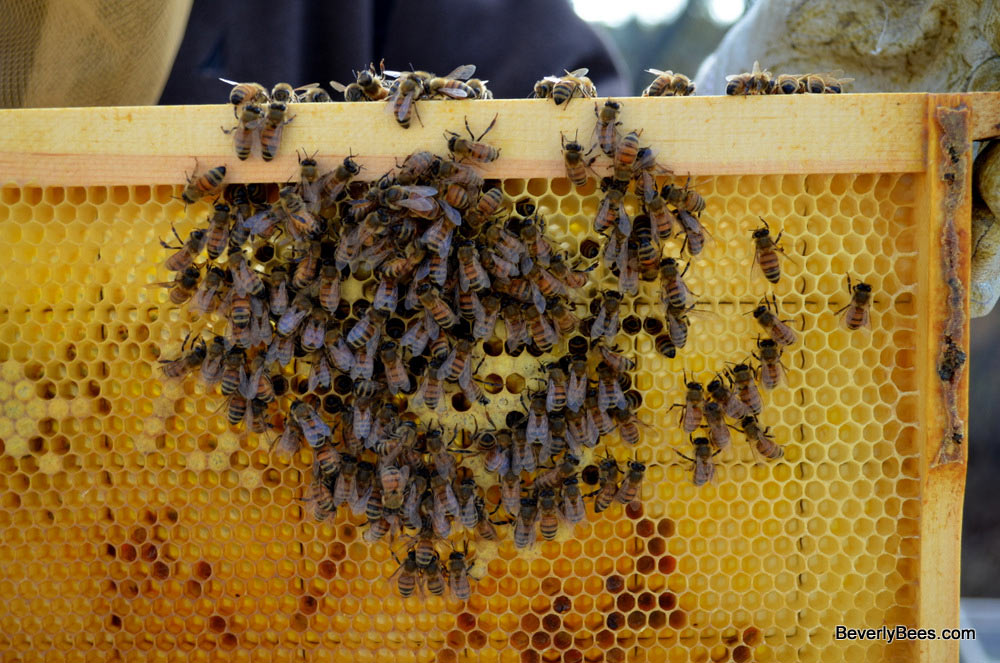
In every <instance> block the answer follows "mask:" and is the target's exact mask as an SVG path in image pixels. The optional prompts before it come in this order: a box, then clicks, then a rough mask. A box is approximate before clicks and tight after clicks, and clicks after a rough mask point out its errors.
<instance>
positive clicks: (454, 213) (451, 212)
mask: <svg viewBox="0 0 1000 663" xmlns="http://www.w3.org/2000/svg"><path fill="white" fill-rule="evenodd" d="M438 205H440V206H441V210H442V211H443V212H444V216H445V218H446V219H448V220H449V221H451V224H452V225H453V226H460V225H462V215H461V214H459V212H458V210H457V209H455V208H454V207H452V206H451V205H449V204H448V203H446V202H444V201H443V200H439V201H438ZM441 257H442V258H443V257H444V256H441Z"/></svg>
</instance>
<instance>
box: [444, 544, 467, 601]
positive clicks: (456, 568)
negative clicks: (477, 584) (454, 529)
mask: <svg viewBox="0 0 1000 663" xmlns="http://www.w3.org/2000/svg"><path fill="white" fill-rule="evenodd" d="M468 553H469V547H468V545H466V547H465V550H464V551H462V552H459V551H458V550H455V551H452V553H451V555H449V556H448V589H449V590H451V594H452V596H454V597H455V598H456V599H458V600H459V601H467V600H468V599H469V596H471V595H472V588H471V586H470V585H469V569H471V568H472V562H470V561H469V560H468V559H467V557H466V556H467V555H468Z"/></svg>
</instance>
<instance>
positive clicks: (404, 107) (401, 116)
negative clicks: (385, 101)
mask: <svg viewBox="0 0 1000 663" xmlns="http://www.w3.org/2000/svg"><path fill="white" fill-rule="evenodd" d="M396 95H399V91H398V90H397V91H396ZM413 97H414V93H413V92H409V93H407V94H406V95H405V96H404V97H403V101H402V103H401V104H399V110H398V111H397V112H396V121H398V122H402V121H403V120H405V119H406V116H407V115H409V114H410V106H412V105H413ZM389 107H390V108H391V107H392V104H389Z"/></svg>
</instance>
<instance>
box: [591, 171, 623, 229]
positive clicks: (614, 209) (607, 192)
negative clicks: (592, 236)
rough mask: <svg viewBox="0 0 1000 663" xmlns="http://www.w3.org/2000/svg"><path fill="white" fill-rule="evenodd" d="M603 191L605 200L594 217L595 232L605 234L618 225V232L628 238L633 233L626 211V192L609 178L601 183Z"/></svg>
mask: <svg viewBox="0 0 1000 663" xmlns="http://www.w3.org/2000/svg"><path fill="white" fill-rule="evenodd" d="M601 189H602V190H603V191H604V198H603V199H602V200H601V204H600V206H599V207H598V208H597V214H596V215H595V216H594V232H598V233H603V232H604V231H605V230H607V229H608V228H610V227H612V226H613V225H615V224H616V223H617V224H618V225H617V228H618V231H619V232H620V233H621V234H622V236H624V237H628V236H629V235H630V234H631V233H632V219H631V218H630V217H629V215H628V212H626V211H625V191H624V190H623V189H622V188H620V187H619V186H616V185H615V184H614V183H612V182H608V181H607V178H605V181H603V182H602V183H601Z"/></svg>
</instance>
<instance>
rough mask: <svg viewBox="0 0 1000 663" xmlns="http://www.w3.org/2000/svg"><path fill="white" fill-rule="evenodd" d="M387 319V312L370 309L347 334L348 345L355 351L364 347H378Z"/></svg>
mask: <svg viewBox="0 0 1000 663" xmlns="http://www.w3.org/2000/svg"><path fill="white" fill-rule="evenodd" d="M387 317H388V315H387V314H386V313H385V311H379V310H376V309H374V308H369V309H368V310H367V311H365V314H364V315H363V316H361V319H360V320H358V321H357V322H356V323H355V324H354V326H353V327H351V331H349V332H348V333H347V344H348V345H349V346H351V347H352V348H354V349H355V350H358V349H359V348H361V347H363V346H367V347H374V346H376V345H377V344H378V340H379V337H380V336H381V334H382V326H383V325H384V323H385V320H386V318H387Z"/></svg>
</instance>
